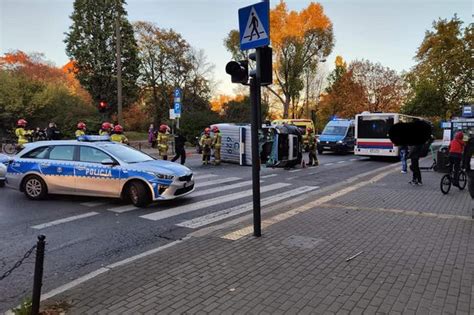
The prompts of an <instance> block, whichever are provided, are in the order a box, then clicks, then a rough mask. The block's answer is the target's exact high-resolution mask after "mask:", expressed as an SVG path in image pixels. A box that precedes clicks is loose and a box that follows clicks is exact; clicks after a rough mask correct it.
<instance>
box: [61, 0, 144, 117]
mask: <svg viewBox="0 0 474 315" xmlns="http://www.w3.org/2000/svg"><path fill="white" fill-rule="evenodd" d="M124 5H125V0H104V1H88V0H75V1H74V11H73V13H72V15H71V19H72V25H71V26H70V28H69V32H68V33H66V39H65V40H64V42H65V43H66V53H67V55H68V56H69V57H70V58H71V59H73V60H74V61H75V65H76V68H77V78H78V79H79V81H80V82H81V84H82V86H84V87H85V88H86V89H87V90H88V91H89V93H90V94H91V95H92V98H93V99H94V101H95V102H98V101H100V100H106V101H107V102H108V103H109V104H110V105H111V106H112V107H113V108H114V109H115V108H116V105H117V64H116V44H117V38H116V33H115V32H116V19H119V20H118V21H119V23H118V24H119V27H120V36H121V55H122V59H121V61H122V86H123V93H122V94H123V100H124V105H125V106H126V105H128V104H131V103H133V102H134V101H135V100H136V99H137V92H138V90H137V85H136V81H137V78H138V75H139V71H138V67H139V61H138V56H137V54H138V51H137V44H136V42H135V39H134V36H133V35H134V34H133V29H132V26H131V25H130V23H129V22H128V20H127V12H126V11H125V9H124Z"/></svg>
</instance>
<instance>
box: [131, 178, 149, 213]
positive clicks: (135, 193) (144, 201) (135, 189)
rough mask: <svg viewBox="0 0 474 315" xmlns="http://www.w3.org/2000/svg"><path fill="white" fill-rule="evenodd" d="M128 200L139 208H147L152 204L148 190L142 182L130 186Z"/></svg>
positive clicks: (135, 182) (132, 183)
mask: <svg viewBox="0 0 474 315" xmlns="http://www.w3.org/2000/svg"><path fill="white" fill-rule="evenodd" d="M127 198H128V199H129V200H130V201H131V202H132V203H133V205H134V206H137V207H146V206H147V205H149V204H150V202H151V197H150V193H149V190H148V188H147V187H146V186H145V184H144V183H142V182H140V181H133V182H131V183H130V184H129V185H128V189H127Z"/></svg>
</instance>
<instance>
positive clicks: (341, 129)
mask: <svg viewBox="0 0 474 315" xmlns="http://www.w3.org/2000/svg"><path fill="white" fill-rule="evenodd" d="M346 131H347V127H346V126H326V128H324V130H323V133H322V134H323V135H330V136H345V135H346Z"/></svg>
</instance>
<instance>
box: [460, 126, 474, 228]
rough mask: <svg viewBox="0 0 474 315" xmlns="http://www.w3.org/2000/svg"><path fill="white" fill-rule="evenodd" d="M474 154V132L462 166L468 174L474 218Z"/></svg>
mask: <svg viewBox="0 0 474 315" xmlns="http://www.w3.org/2000/svg"><path fill="white" fill-rule="evenodd" d="M473 155H474V132H473V133H471V134H470V135H469V140H468V141H467V144H466V146H465V147H464V152H463V156H462V168H463V169H464V170H466V174H467V189H468V190H469V194H470V195H471V218H472V219H474V170H473V169H472V167H471V159H472V156H473Z"/></svg>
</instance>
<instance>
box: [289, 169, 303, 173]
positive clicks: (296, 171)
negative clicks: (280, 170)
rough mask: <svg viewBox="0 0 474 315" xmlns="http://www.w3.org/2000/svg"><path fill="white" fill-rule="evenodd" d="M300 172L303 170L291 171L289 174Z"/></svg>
mask: <svg viewBox="0 0 474 315" xmlns="http://www.w3.org/2000/svg"><path fill="white" fill-rule="evenodd" d="M300 171H302V169H297V170H291V171H288V172H290V173H296V172H300Z"/></svg>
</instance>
